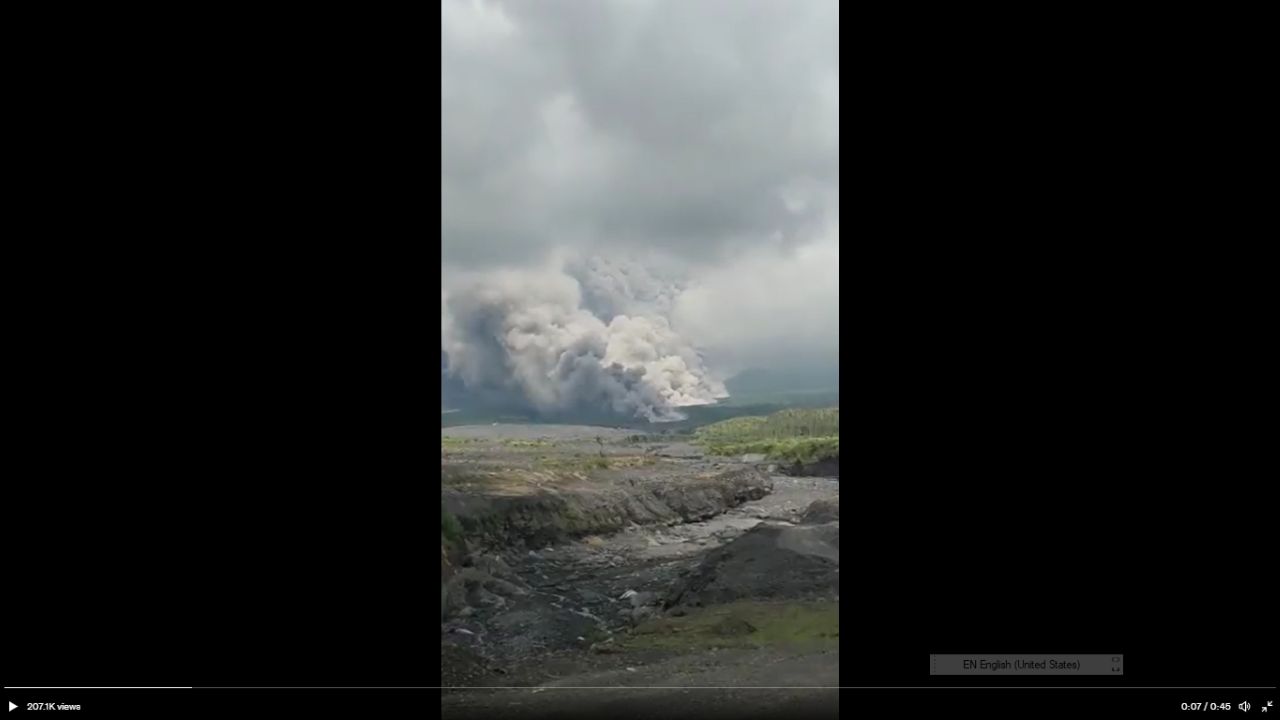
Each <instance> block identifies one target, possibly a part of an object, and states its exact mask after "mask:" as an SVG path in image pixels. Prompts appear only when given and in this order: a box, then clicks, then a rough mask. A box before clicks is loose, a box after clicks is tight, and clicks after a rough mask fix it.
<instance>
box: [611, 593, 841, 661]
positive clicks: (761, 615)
mask: <svg viewBox="0 0 1280 720" xmlns="http://www.w3.org/2000/svg"><path fill="white" fill-rule="evenodd" d="M839 643H840V605H839V603H834V602H820V603H806V602H783V603H774V602H753V601H743V602H736V603H731V604H728V605H718V606H714V607H709V608H701V609H696V610H692V611H690V613H689V614H688V615H685V616H683V617H664V618H654V619H652V620H648V621H646V622H644V623H641V624H640V625H638V626H636V628H635V629H633V630H632V631H631V634H630V635H628V636H626V637H625V638H622V639H621V643H620V644H621V646H622V647H623V648H629V649H655V648H656V649H667V650H684V651H697V650H703V649H710V648H763V647H787V648H801V649H806V650H819V649H825V648H834V647H837V646H838V645H839Z"/></svg>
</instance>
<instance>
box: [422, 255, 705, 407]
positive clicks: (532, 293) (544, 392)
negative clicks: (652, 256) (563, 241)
mask: <svg viewBox="0 0 1280 720" xmlns="http://www.w3.org/2000/svg"><path fill="white" fill-rule="evenodd" d="M445 285H446V287H447V288H448V289H447V290H446V291H445V294H444V297H443V303H442V307H443V310H444V312H443V316H442V318H441V349H442V350H443V351H444V353H445V355H446V357H447V363H446V365H447V368H446V373H447V374H448V375H449V376H451V377H453V378H457V379H459V380H461V381H462V383H463V384H464V385H465V386H466V387H467V388H468V389H470V390H477V391H487V392H494V391H498V392H502V393H504V394H505V395H506V396H507V397H511V396H515V397H518V398H519V399H521V400H522V401H523V402H524V403H525V404H528V405H529V406H531V407H532V408H534V409H535V410H537V411H539V412H543V413H553V412H561V411H566V410H572V409H575V408H576V409H601V408H607V409H610V410H612V411H613V412H616V413H619V414H623V415H628V416H634V417H640V418H644V419H647V420H649V421H651V422H664V421H672V420H680V419H683V415H681V414H680V412H679V408H683V407H689V406H693V405H706V404H709V403H713V402H715V401H717V400H718V399H721V398H725V397H728V392H726V390H725V387H724V384H723V383H722V382H720V381H719V380H718V379H716V378H714V377H713V376H712V375H711V374H710V373H709V372H708V371H707V368H706V367H705V365H704V363H703V361H702V358H701V356H700V355H699V354H698V352H697V351H696V350H695V349H694V348H693V346H691V345H690V344H689V343H688V342H687V341H685V340H684V339H683V338H681V337H680V336H679V335H678V334H677V333H676V332H675V331H674V330H672V329H671V326H670V324H669V323H668V321H667V319H666V317H665V316H664V315H663V313H664V311H665V310H666V309H667V308H669V307H670V302H669V300H670V297H671V296H672V293H673V292H675V291H676V290H675V289H674V288H673V287H672V286H671V285H669V284H664V283H662V282H660V281H658V280H656V279H655V278H653V277H652V276H651V275H649V274H648V273H647V272H645V271H644V270H643V269H642V268H639V267H636V266H631V267H628V266H626V265H619V264H613V263H606V262H604V261H602V260H598V259H597V260H592V261H587V262H570V263H568V264H563V263H557V264H556V265H555V266H553V267H552V268H551V269H547V270H542V271H496V272H491V273H486V274H480V275H469V276H464V275H455V276H453V277H451V278H446V283H445ZM584 287H586V288H587V292H586V295H587V297H586V298H585V300H584Z"/></svg>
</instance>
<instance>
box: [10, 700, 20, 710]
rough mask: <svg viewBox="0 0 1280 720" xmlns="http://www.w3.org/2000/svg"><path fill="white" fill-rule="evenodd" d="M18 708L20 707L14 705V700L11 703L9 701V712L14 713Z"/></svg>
mask: <svg viewBox="0 0 1280 720" xmlns="http://www.w3.org/2000/svg"><path fill="white" fill-rule="evenodd" d="M16 707H18V706H17V705H14V704H13V701H12V700H10V701H9V712H13V709H14V708H16Z"/></svg>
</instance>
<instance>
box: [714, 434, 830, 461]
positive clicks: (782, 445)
mask: <svg viewBox="0 0 1280 720" xmlns="http://www.w3.org/2000/svg"><path fill="white" fill-rule="evenodd" d="M705 447H706V449H707V452H708V453H710V454H712V455H720V456H722V457H735V456H738V455H751V454H760V455H764V456H765V457H766V458H768V459H769V460H776V461H778V462H782V463H786V464H788V465H791V464H795V463H800V464H801V465H808V464H810V463H816V462H820V461H822V460H827V459H830V458H836V457H840V438H838V437H822V438H789V439H785V440H757V441H755V442H746V443H707V444H705Z"/></svg>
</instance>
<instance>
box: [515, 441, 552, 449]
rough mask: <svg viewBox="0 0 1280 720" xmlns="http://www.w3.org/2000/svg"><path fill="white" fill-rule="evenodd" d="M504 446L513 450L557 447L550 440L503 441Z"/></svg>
mask: <svg viewBox="0 0 1280 720" xmlns="http://www.w3.org/2000/svg"><path fill="white" fill-rule="evenodd" d="M502 444H503V445H506V446H507V447H513V448H541V447H552V446H554V445H555V443H553V442H551V441H550V440H503V441H502Z"/></svg>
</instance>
